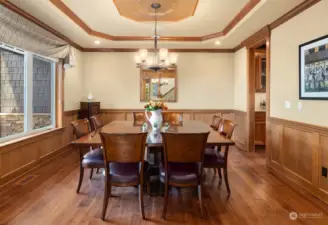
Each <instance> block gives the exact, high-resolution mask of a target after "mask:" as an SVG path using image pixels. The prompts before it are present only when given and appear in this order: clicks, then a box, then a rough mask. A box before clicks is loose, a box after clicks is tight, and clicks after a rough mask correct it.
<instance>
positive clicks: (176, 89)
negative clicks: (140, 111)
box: [139, 66, 178, 102]
mask: <svg viewBox="0 0 328 225" xmlns="http://www.w3.org/2000/svg"><path fill="white" fill-rule="evenodd" d="M170 68H174V69H175V77H174V88H175V90H174V100H158V101H162V102H177V101H178V99H177V97H178V78H177V77H178V76H177V72H178V67H177V66H172V67H170ZM144 70H147V69H143V68H140V74H139V81H140V82H139V83H140V85H139V88H140V90H139V92H140V96H139V97H140V102H149V101H151V99H149V100H145V99H143V98H142V96H143V95H144V93H143V89H142V80H143V71H144Z"/></svg>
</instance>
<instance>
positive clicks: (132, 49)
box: [82, 48, 234, 53]
mask: <svg viewBox="0 0 328 225" xmlns="http://www.w3.org/2000/svg"><path fill="white" fill-rule="evenodd" d="M153 50H154V49H148V51H150V52H152V51H153ZM82 51H83V52H138V51H139V49H137V48H83V50H82ZM169 52H180V53H193V52H194V53H196V52H199V53H201V52H202V53H233V52H234V50H233V49H206V48H205V49H198V48H193V49H190V48H187V49H183V48H180V49H169Z"/></svg>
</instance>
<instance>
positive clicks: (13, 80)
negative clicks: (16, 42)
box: [0, 48, 24, 140]
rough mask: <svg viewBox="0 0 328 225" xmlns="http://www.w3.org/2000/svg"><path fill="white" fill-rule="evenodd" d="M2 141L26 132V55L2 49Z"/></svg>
mask: <svg viewBox="0 0 328 225" xmlns="http://www.w3.org/2000/svg"><path fill="white" fill-rule="evenodd" d="M0 68H1V69H0V77H1V82H0V109H1V112H0V140H1V139H2V138H5V137H8V136H11V135H14V134H19V133H23V132H24V55H23V54H19V53H15V52H12V51H9V50H6V49H3V48H0Z"/></svg>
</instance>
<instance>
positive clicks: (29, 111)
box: [0, 42, 58, 144]
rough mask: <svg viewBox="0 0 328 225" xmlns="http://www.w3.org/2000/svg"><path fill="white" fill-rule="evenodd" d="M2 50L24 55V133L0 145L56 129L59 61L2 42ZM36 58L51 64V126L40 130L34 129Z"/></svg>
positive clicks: (1, 139)
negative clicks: (34, 74)
mask: <svg viewBox="0 0 328 225" xmlns="http://www.w3.org/2000/svg"><path fill="white" fill-rule="evenodd" d="M0 48H2V49H5V50H8V51H11V52H13V53H17V54H20V55H24V113H23V114H24V131H23V132H21V133H17V134H13V135H9V136H6V137H2V138H0V143H1V144H3V143H5V142H8V141H13V140H15V139H19V138H22V137H26V136H29V135H34V134H37V133H42V132H44V131H49V130H52V129H56V125H57V121H56V118H57V116H56V113H57V111H56V108H57V105H56V92H57V82H56V76H57V71H56V70H57V69H58V68H57V64H58V60H56V59H53V58H50V57H45V56H42V55H40V54H36V53H33V52H30V51H26V50H23V49H21V48H16V47H13V46H10V45H7V44H3V43H1V42H0ZM34 57H36V58H38V59H40V60H43V61H47V62H50V63H51V108H50V113H51V125H49V126H45V127H41V128H38V129H33V60H34Z"/></svg>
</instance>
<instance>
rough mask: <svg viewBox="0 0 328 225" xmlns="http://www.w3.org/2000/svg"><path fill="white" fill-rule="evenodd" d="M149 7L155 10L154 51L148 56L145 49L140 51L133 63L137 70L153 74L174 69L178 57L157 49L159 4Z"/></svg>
mask: <svg viewBox="0 0 328 225" xmlns="http://www.w3.org/2000/svg"><path fill="white" fill-rule="evenodd" d="M151 7H152V8H153V9H154V10H155V34H154V35H153V36H152V38H154V50H153V51H152V53H151V54H148V50H147V49H140V50H139V52H138V54H137V55H136V56H135V61H136V64H137V67H138V68H143V69H149V70H153V71H155V72H157V71H159V70H163V69H168V68H170V67H174V66H175V65H176V63H177V59H178V55H177V54H175V53H170V54H169V51H168V49H167V48H161V49H158V48H157V42H158V39H159V37H160V36H159V35H158V34H157V9H159V8H161V4H159V3H152V4H151Z"/></svg>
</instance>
